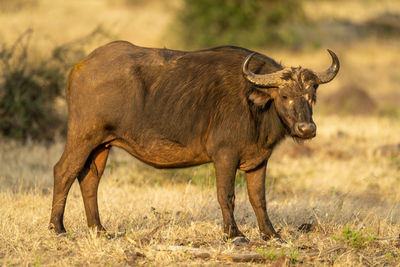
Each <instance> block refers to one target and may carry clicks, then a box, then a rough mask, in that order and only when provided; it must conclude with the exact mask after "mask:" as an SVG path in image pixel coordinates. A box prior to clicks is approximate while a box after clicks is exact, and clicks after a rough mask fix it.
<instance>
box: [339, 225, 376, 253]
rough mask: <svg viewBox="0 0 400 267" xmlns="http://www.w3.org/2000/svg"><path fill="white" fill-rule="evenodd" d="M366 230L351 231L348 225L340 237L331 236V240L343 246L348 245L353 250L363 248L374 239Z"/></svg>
mask: <svg viewBox="0 0 400 267" xmlns="http://www.w3.org/2000/svg"><path fill="white" fill-rule="evenodd" d="M370 232H371V231H368V230H360V231H357V230H351V229H350V226H349V225H346V226H345V228H344V230H343V231H342V235H341V236H333V239H335V240H337V241H340V242H342V243H344V244H347V245H350V246H351V247H353V248H365V246H366V245H367V244H368V243H369V242H371V241H373V240H374V239H376V236H374V235H372V234H371V233H370Z"/></svg>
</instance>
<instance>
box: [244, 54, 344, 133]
mask: <svg viewBox="0 0 400 267" xmlns="http://www.w3.org/2000/svg"><path fill="white" fill-rule="evenodd" d="M328 52H329V54H330V55H331V57H332V64H331V66H330V67H329V68H328V69H327V70H325V71H324V72H313V71H311V70H308V69H304V68H301V67H297V68H284V69H283V70H280V71H277V72H273V73H269V74H254V73H253V72H251V71H250V70H249V68H248V64H249V61H250V59H251V58H252V56H253V55H254V54H255V53H252V54H250V55H249V56H247V58H246V59H245V60H244V62H243V66H242V70H243V75H244V77H245V78H246V80H248V81H249V82H250V83H252V84H254V85H256V90H254V92H252V93H251V94H250V96H249V99H250V100H251V101H253V102H254V103H255V104H260V105H264V104H266V103H267V102H268V101H270V100H273V101H274V104H275V108H276V110H277V113H278V115H279V117H280V118H281V120H282V121H283V123H284V124H285V125H286V127H287V128H288V129H289V132H290V134H291V136H293V137H297V138H301V139H309V138H313V137H314V136H315V134H316V128H317V127H316V126H315V123H314V121H313V119H312V106H313V104H314V103H315V100H316V91H317V88H318V85H319V84H323V83H327V82H329V81H331V80H332V79H333V78H334V77H335V76H336V74H337V73H338V71H339V67H340V64H339V59H338V58H337V56H336V55H335V53H333V52H332V51H330V50H328Z"/></svg>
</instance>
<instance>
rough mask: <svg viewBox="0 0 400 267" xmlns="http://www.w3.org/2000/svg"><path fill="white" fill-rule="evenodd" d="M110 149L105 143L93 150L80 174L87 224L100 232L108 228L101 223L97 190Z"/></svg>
mask: <svg viewBox="0 0 400 267" xmlns="http://www.w3.org/2000/svg"><path fill="white" fill-rule="evenodd" d="M109 151H110V148H109V147H106V146H105V145H101V146H99V147H97V148H96V149H95V150H93V152H92V153H91V154H90V156H89V158H88V160H87V161H86V164H85V167H84V168H83V170H82V171H81V172H80V173H79V175H78V181H79V186H80V188H81V192H82V198H83V203H84V206H85V212H86V218H87V224H88V226H89V227H90V228H96V229H97V231H99V232H106V230H105V229H104V227H103V226H102V225H101V223H100V216H99V208H98V204H97V191H98V188H99V182H100V178H101V176H102V174H103V171H104V168H105V166H106V163H107V157H108V154H109Z"/></svg>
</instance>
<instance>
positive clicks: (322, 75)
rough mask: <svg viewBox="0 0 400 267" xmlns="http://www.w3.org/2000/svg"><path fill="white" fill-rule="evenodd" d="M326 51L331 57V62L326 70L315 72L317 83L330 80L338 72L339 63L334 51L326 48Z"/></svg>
mask: <svg viewBox="0 0 400 267" xmlns="http://www.w3.org/2000/svg"><path fill="white" fill-rule="evenodd" d="M328 52H329V54H330V55H331V57H332V64H331V66H330V67H329V68H328V69H327V70H326V71H324V72H318V73H316V75H317V77H318V83H319V84H321V83H327V82H330V81H332V79H333V78H335V76H336V74H337V73H338V71H339V68H340V63H339V59H338V57H337V56H336V55H335V53H333V52H332V51H331V50H329V49H328Z"/></svg>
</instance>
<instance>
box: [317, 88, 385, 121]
mask: <svg viewBox="0 0 400 267" xmlns="http://www.w3.org/2000/svg"><path fill="white" fill-rule="evenodd" d="M322 101H323V102H324V106H325V108H326V112H327V113H328V114H338V115H371V114H373V113H374V112H375V111H376V109H377V103H376V101H375V100H374V99H373V98H372V97H371V96H370V95H369V94H368V93H367V92H366V91H365V90H364V89H363V88H360V87H358V86H356V85H355V86H354V85H353V86H351V85H347V86H344V87H342V88H341V89H339V90H338V91H337V92H335V93H333V94H331V95H329V96H327V97H325V98H324V99H323V100H322Z"/></svg>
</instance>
